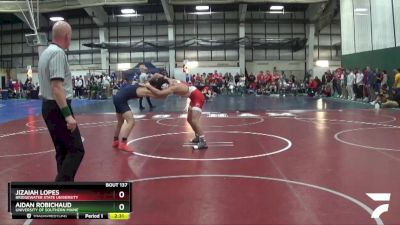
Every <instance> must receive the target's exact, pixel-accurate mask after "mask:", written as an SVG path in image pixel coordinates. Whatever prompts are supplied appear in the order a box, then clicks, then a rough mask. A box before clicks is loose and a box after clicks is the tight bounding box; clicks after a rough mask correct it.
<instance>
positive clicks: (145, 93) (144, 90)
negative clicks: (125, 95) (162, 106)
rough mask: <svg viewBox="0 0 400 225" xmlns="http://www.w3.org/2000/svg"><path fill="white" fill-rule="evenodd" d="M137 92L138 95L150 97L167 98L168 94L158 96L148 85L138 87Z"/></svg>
mask: <svg viewBox="0 0 400 225" xmlns="http://www.w3.org/2000/svg"><path fill="white" fill-rule="evenodd" d="M136 94H137V96H138V97H150V98H165V97H167V96H157V95H156V94H154V93H153V92H151V91H150V90H149V89H147V88H146V87H139V88H138V89H136Z"/></svg>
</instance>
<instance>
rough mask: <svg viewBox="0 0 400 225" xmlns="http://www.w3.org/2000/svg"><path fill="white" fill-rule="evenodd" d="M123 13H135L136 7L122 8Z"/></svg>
mask: <svg viewBox="0 0 400 225" xmlns="http://www.w3.org/2000/svg"><path fill="white" fill-rule="evenodd" d="M121 13H123V14H134V13H136V11H135V10H134V9H121Z"/></svg>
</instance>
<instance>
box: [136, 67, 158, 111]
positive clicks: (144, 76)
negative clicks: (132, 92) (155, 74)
mask: <svg viewBox="0 0 400 225" xmlns="http://www.w3.org/2000/svg"><path fill="white" fill-rule="evenodd" d="M139 68H140V72H141V74H140V76H139V81H140V83H142V84H144V83H146V82H148V81H149V80H150V78H151V75H150V74H149V73H148V69H147V67H146V66H145V65H144V64H142V65H140V67H139ZM146 100H147V103H148V104H149V106H150V109H153V108H155V107H154V106H153V104H152V103H151V101H150V97H146ZM139 109H140V110H144V109H145V108H144V106H143V97H141V98H139Z"/></svg>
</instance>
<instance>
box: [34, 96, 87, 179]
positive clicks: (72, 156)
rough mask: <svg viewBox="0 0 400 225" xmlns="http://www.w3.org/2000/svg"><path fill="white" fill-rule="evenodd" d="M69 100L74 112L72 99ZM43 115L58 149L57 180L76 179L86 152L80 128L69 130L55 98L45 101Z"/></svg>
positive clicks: (69, 105)
mask: <svg viewBox="0 0 400 225" xmlns="http://www.w3.org/2000/svg"><path fill="white" fill-rule="evenodd" d="M67 102H68V107H69V108H70V109H71V112H72V108H71V101H70V100H68V101H67ZM42 116H43V119H44V121H45V122H46V125H47V129H48V130H49V133H50V136H51V139H52V140H53V144H54V147H55V149H56V161H57V176H56V179H55V181H56V182H62V181H74V178H75V174H76V172H77V170H78V168H79V165H80V164H81V161H82V158H83V156H84V154H85V149H84V147H83V143H82V139H81V134H80V132H79V128H78V127H76V129H75V130H74V131H73V132H71V131H70V130H68V128H67V123H66V121H65V118H64V116H63V115H62V113H61V110H60V108H59V107H58V105H57V102H56V101H54V100H44V101H43V103H42Z"/></svg>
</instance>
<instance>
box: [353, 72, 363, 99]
mask: <svg viewBox="0 0 400 225" xmlns="http://www.w3.org/2000/svg"><path fill="white" fill-rule="evenodd" d="M355 84H356V87H357V92H356V98H357V99H361V101H362V100H363V97H364V74H363V73H362V72H361V70H357V73H356V81H355Z"/></svg>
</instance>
